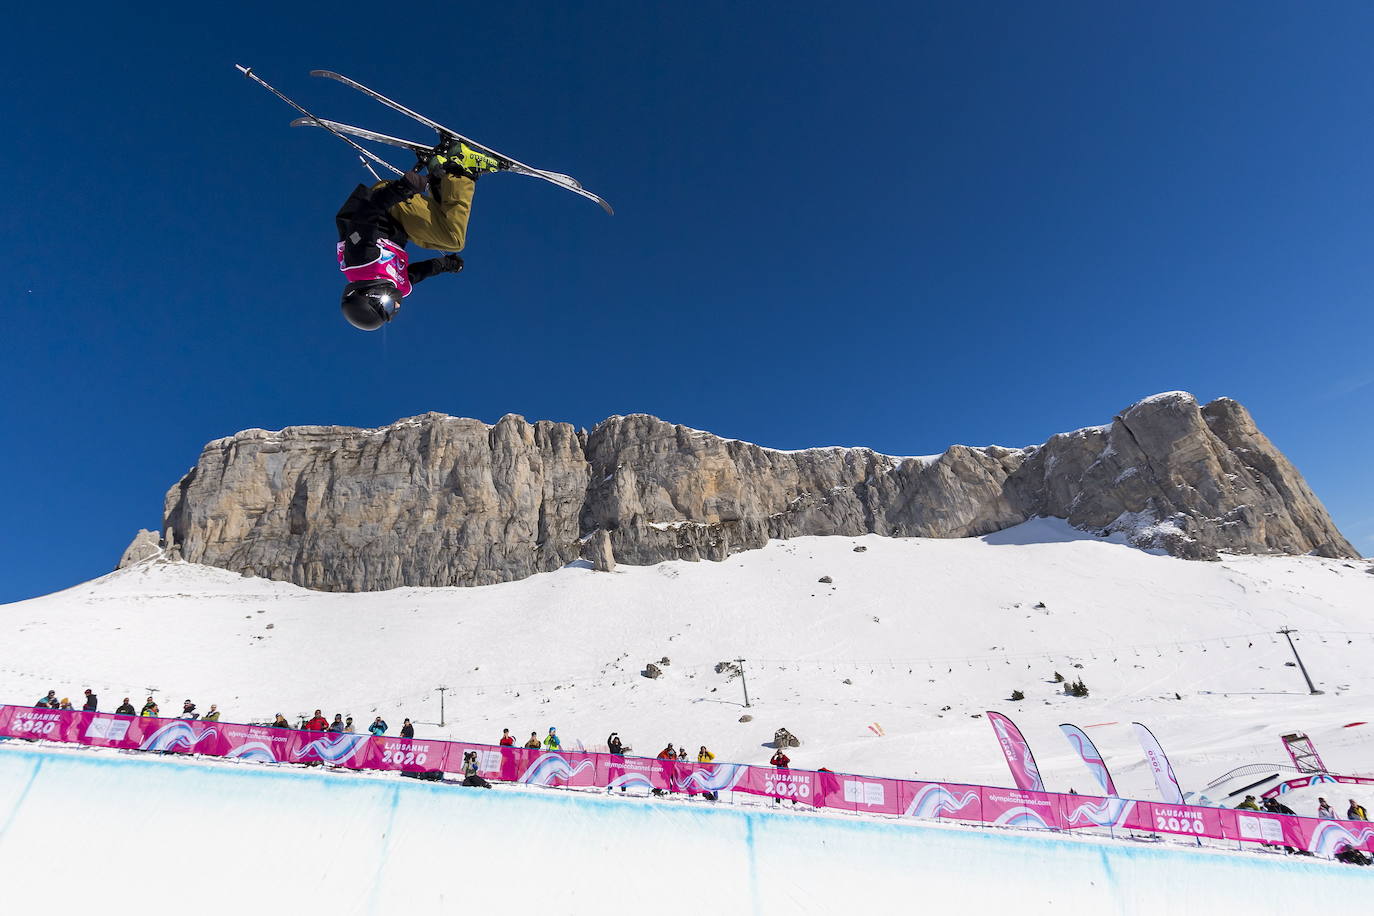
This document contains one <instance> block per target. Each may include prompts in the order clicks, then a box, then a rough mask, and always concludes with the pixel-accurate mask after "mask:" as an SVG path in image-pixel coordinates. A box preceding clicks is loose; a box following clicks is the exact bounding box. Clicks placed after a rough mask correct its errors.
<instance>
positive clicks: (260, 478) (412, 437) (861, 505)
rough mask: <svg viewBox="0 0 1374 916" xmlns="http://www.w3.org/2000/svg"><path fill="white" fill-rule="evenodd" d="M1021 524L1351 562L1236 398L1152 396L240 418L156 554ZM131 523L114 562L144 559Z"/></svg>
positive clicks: (638, 542) (269, 564)
mask: <svg viewBox="0 0 1374 916" xmlns="http://www.w3.org/2000/svg"><path fill="white" fill-rule="evenodd" d="M1037 516H1054V517H1058V518H1063V519H1066V520H1068V522H1069V523H1070V524H1072V525H1074V526H1076V527H1078V528H1080V529H1083V530H1086V531H1093V532H1098V533H1101V534H1104V535H1108V534H1113V533H1121V534H1124V535H1126V536H1127V537H1129V538H1130V539H1131V541H1132V543H1134V544H1136V545H1137V546H1140V547H1146V548H1159V549H1163V550H1165V551H1167V552H1169V553H1171V554H1173V555H1175V556H1179V557H1184V558H1188V559H1198V560H1206V559H1214V558H1216V557H1217V556H1218V552H1219V551H1231V552H1237V553H1285V554H1305V553H1316V554H1319V555H1321V556H1327V557H1355V556H1358V554H1357V553H1356V551H1355V550H1354V548H1353V547H1351V545H1350V544H1349V542H1347V541H1346V539H1345V538H1344V537H1342V535H1341V533H1340V532H1339V531H1337V530H1336V527H1335V525H1334V524H1333V523H1332V521H1331V519H1330V517H1329V516H1328V515H1327V513H1326V510H1325V508H1323V506H1322V505H1321V503H1320V502H1319V501H1318V500H1317V498H1316V497H1315V496H1314V495H1313V494H1312V491H1311V490H1310V489H1308V487H1307V484H1306V483H1305V482H1304V481H1303V479H1302V476H1301V475H1300V474H1299V473H1298V471H1297V469H1296V468H1294V467H1293V465H1292V464H1291V463H1289V461H1288V459H1286V458H1285V457H1284V456H1283V454H1282V453H1280V452H1279V451H1278V449H1276V448H1275V447H1274V445H1273V444H1272V443H1271V442H1270V441H1269V440H1268V439H1267V438H1266V437H1265V436H1264V434H1263V433H1261V432H1260V431H1259V429H1258V428H1257V427H1256V426H1255V423H1254V421H1253V420H1252V419H1251V417H1250V414H1249V413H1248V412H1247V411H1246V410H1245V408H1244V407H1242V406H1241V405H1240V404H1238V403H1237V402H1235V401H1233V400H1230V399H1229V398H1219V399H1217V400H1215V401H1212V402H1211V403H1209V404H1206V405H1205V406H1199V404H1198V402H1197V400H1196V399H1195V398H1193V396H1192V395H1189V394H1186V393H1184V392H1169V393H1166V394H1160V395H1155V396H1153V397H1150V398H1146V399H1145V400H1142V401H1140V402H1138V403H1136V404H1133V405H1132V406H1131V407H1129V408H1127V409H1126V410H1124V411H1122V412H1121V414H1119V415H1118V416H1117V417H1115V418H1114V419H1113V420H1112V422H1111V423H1110V424H1107V425H1105V426H1097V427H1090V428H1086V429H1079V430H1076V431H1074V432H1069V433H1061V434H1059V435H1056V436H1053V437H1051V438H1050V440H1049V441H1048V442H1046V443H1045V444H1043V445H1035V446H1029V447H1026V448H1016V449H1012V448H1001V447H997V446H990V447H984V448H970V447H968V446H963V445H955V446H951V447H950V448H949V449H947V450H946V451H945V452H944V454H942V455H939V456H936V457H929V458H897V457H892V456H889V455H883V454H879V453H877V452H874V451H873V450H871V449H867V448H813V449H805V450H801V451H791V452H788V451H778V450H775V449H769V448H763V447H761V446H757V445H752V444H749V443H747V442H740V441H737V440H733V439H722V438H720V437H718V436H714V435H712V434H710V433H707V432H702V431H700V430H694V429H689V428H687V427H685V426H675V425H673V424H671V423H667V422H664V421H663V420H660V419H658V418H656V417H651V416H647V415H643V414H637V415H632V416H617V417H611V418H609V419H607V420H605V421H603V422H602V423H600V424H598V425H597V426H596V427H595V428H594V429H592V430H591V431H590V432H588V431H586V430H577V429H574V428H573V427H572V426H571V425H569V424H566V423H552V422H548V421H542V420H541V421H539V422H536V423H529V422H527V421H526V420H525V419H524V418H522V417H518V416H514V415H508V416H506V417H503V418H502V419H501V420H500V421H499V422H497V423H496V424H494V425H487V424H485V423H481V422H479V421H477V420H468V419H460V418H456V417H450V416H445V415H443V414H437V413H430V414H425V415H423V416H419V417H412V418H409V419H405V420H400V421H398V422H396V423H393V424H391V425H390V426H386V427H383V428H381V429H356V428H351V427H339V426H298V427H289V428H287V429H284V430H281V431H280V432H267V431H264V430H257V429H254V430H246V431H244V432H241V433H238V434H236V435H233V436H230V437H228V438H226V439H219V440H216V441H214V442H211V443H209V444H208V445H206V446H205V449H204V450H203V451H202V453H201V456H200V460H199V461H198V462H197V463H196V466H195V467H194V468H192V469H191V471H190V472H189V473H188V474H187V475H186V476H185V477H184V478H182V480H181V481H180V482H179V483H178V484H177V485H176V486H174V487H172V489H171V490H170V491H169V492H168V494H167V498H166V503H165V507H164V518H163V529H164V531H165V538H164V539H163V540H162V543H161V549H162V550H163V551H167V552H174V555H179V556H181V557H183V558H185V559H186V560H189V561H191V562H195V563H204V564H208V565H211V566H218V567H222V568H224V569H229V570H234V571H237V572H241V573H243V574H244V575H256V576H264V577H267V578H271V579H277V580H284V581H290V582H294V583H296V584H298V585H303V586H306V587H309V588H315V589H322V590H327V591H372V590H380V589H388V588H396V587H398V586H445V585H486V584H490V583H495V582H504V581H509V580H512V579H520V578H523V577H525V576H529V575H532V574H534V573H538V572H546V571H550V570H554V569H557V568H559V567H560V566H564V565H566V564H568V563H570V562H573V561H575V560H579V559H582V560H585V561H587V562H590V563H592V564H594V565H595V566H596V567H597V568H599V569H612V568H614V565H615V564H616V563H617V562H619V563H629V564H651V563H657V562H660V561H663V560H675V559H685V560H699V559H708V560H720V559H723V558H725V557H727V556H730V555H731V554H733V553H738V552H739V551H742V550H750V549H753V548H757V547H761V546H762V545H763V544H764V543H765V542H766V541H767V540H768V539H770V538H790V537H798V536H803V535H859V534H867V533H874V534H880V535H886V536H890V537H940V538H954V537H970V536H976V535H983V534H989V533H991V532H994V531H998V530H1000V529H1003V528H1007V527H1010V526H1012V525H1017V524H1020V523H1021V522H1024V521H1026V520H1028V519H1030V518H1034V517H1037ZM157 550H158V539H157V537H156V536H151V537H150V536H149V535H148V534H147V533H146V532H141V533H140V535H139V537H138V538H136V539H135V543H134V544H132V545H131V546H130V549H129V550H128V551H126V553H125V557H124V560H123V561H122V562H121V565H125V564H128V563H132V562H139V561H142V560H144V559H147V558H148V557H149V556H150V555H152V554H154V553H155V552H156V551H157Z"/></svg>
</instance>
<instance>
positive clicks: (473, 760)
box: [463, 751, 491, 789]
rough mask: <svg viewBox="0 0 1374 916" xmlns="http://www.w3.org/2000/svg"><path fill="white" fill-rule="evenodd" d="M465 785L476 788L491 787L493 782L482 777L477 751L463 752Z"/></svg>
mask: <svg viewBox="0 0 1374 916" xmlns="http://www.w3.org/2000/svg"><path fill="white" fill-rule="evenodd" d="M463 785H465V786H472V787H474V788H482V789H490V788H491V783H489V782H487V781H486V780H485V779H483V778H482V776H481V774H480V773H479V772H478V767H477V752H476V751H468V752H466V753H465V754H463Z"/></svg>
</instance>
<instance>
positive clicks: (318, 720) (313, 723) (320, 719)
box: [305, 709, 329, 732]
mask: <svg viewBox="0 0 1374 916" xmlns="http://www.w3.org/2000/svg"><path fill="white" fill-rule="evenodd" d="M327 728H329V720H328V719H326V718H325V717H324V716H322V715H320V711H319V710H318V709H317V710H315V716H314V718H312V719H311V720H310V721H308V722H306V723H305V730H306V731H311V732H322V731H324V730H325V729H327Z"/></svg>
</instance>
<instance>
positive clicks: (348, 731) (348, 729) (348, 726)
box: [344, 716, 357, 735]
mask: <svg viewBox="0 0 1374 916" xmlns="http://www.w3.org/2000/svg"><path fill="white" fill-rule="evenodd" d="M356 732H357V730H356V729H355V728H354V727H353V717H352V716H349V717H348V718H347V719H344V734H345V735H352V734H356Z"/></svg>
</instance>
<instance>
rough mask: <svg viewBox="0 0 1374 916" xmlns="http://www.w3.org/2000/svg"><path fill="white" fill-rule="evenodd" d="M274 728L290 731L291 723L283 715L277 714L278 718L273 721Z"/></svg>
mask: <svg viewBox="0 0 1374 916" xmlns="http://www.w3.org/2000/svg"><path fill="white" fill-rule="evenodd" d="M272 727H273V728H285V729H290V728H291V723H290V722H288V721H286V716H284V715H282V714H281V713H277V717H276V718H275V719H273V720H272Z"/></svg>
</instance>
